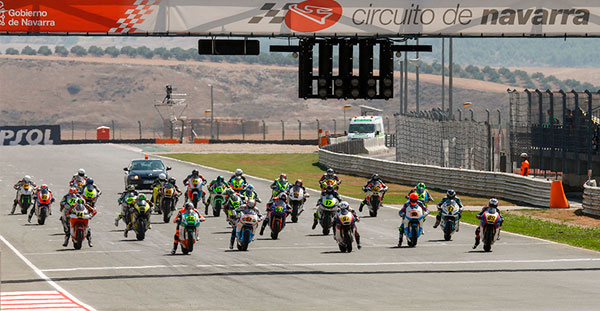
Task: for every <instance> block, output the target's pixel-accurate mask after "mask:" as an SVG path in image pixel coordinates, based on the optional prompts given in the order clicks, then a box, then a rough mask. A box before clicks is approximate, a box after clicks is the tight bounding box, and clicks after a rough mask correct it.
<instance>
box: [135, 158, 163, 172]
mask: <svg viewBox="0 0 600 311" xmlns="http://www.w3.org/2000/svg"><path fill="white" fill-rule="evenodd" d="M130 169H131V170H132V171H154V170H164V169H165V166H164V165H163V163H162V161H160V160H141V161H133V162H131V168H130Z"/></svg>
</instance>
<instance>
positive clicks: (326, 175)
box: [319, 173, 342, 190]
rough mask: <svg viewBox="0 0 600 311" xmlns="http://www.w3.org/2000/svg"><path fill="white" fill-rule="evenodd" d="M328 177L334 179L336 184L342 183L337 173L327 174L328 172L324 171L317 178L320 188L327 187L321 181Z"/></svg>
mask: <svg viewBox="0 0 600 311" xmlns="http://www.w3.org/2000/svg"><path fill="white" fill-rule="evenodd" d="M329 179H333V180H335V182H336V183H337V186H339V185H341V184H342V180H341V179H340V178H339V177H338V175H336V174H333V175H329V174H327V173H325V174H323V176H321V179H319V185H320V186H321V189H325V187H327V185H323V183H324V182H325V181H326V180H329ZM336 190H337V189H336Z"/></svg>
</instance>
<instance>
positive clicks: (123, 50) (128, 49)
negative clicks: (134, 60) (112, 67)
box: [121, 46, 137, 57]
mask: <svg viewBox="0 0 600 311" xmlns="http://www.w3.org/2000/svg"><path fill="white" fill-rule="evenodd" d="M121 54H125V55H127V56H129V57H136V56H137V50H136V49H135V48H132V47H130V46H124V47H122V48H121Z"/></svg>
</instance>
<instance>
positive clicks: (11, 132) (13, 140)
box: [0, 125, 60, 146]
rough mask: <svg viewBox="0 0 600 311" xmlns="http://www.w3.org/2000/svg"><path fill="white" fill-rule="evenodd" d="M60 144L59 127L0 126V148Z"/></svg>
mask: <svg viewBox="0 0 600 311" xmlns="http://www.w3.org/2000/svg"><path fill="white" fill-rule="evenodd" d="M57 144H60V126H59V125H38V126H0V146H9V145H57Z"/></svg>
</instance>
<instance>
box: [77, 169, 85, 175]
mask: <svg viewBox="0 0 600 311" xmlns="http://www.w3.org/2000/svg"><path fill="white" fill-rule="evenodd" d="M77 175H79V176H81V177H84V176H85V170H84V169H82V168H80V169H78V170H77Z"/></svg>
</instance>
